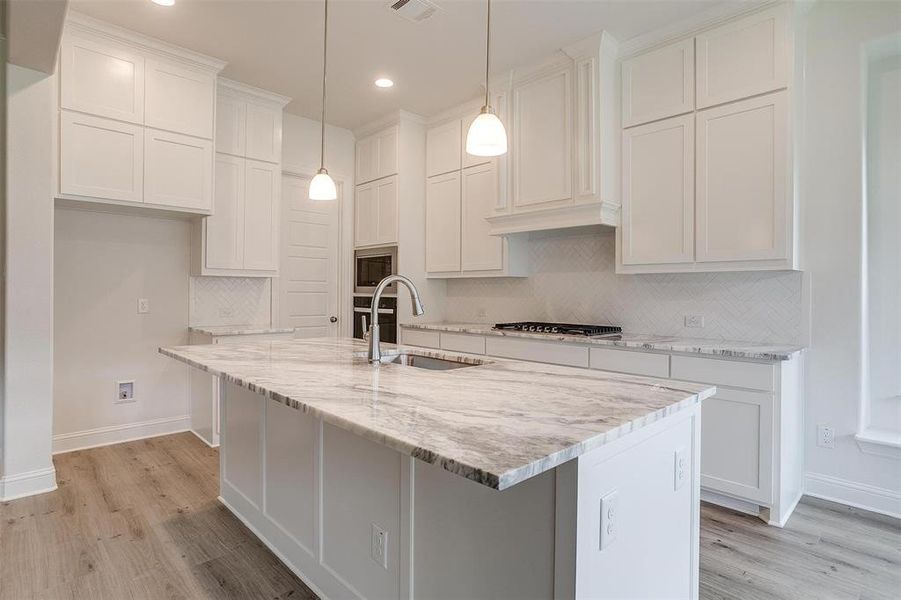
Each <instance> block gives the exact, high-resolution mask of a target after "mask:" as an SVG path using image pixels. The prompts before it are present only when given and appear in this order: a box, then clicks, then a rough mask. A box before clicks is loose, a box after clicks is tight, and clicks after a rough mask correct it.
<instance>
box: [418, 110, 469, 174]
mask: <svg viewBox="0 0 901 600" xmlns="http://www.w3.org/2000/svg"><path fill="white" fill-rule="evenodd" d="M460 132H461V121H460V119H454V120H453V121H450V122H449V123H445V124H444V125H439V126H437V127H432V128H430V129H429V130H428V131H427V132H426V169H425V174H426V177H432V176H434V175H442V174H444V173H449V172H451V171H458V170H459V169H460V163H461V160H462V159H463V157H462V155H463V154H464V153H465V152H463V144H462V143H461V133H460Z"/></svg>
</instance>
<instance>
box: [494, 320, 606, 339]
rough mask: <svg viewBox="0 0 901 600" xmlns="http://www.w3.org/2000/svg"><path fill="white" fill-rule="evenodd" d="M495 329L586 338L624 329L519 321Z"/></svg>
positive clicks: (496, 326)
mask: <svg viewBox="0 0 901 600" xmlns="http://www.w3.org/2000/svg"><path fill="white" fill-rule="evenodd" d="M494 329H499V330H512V331H525V332H528V333H550V334H555V333H556V334H566V335H584V336H586V337H595V336H612V335H619V334H621V333H622V332H623V328H622V327H616V326H614V325H579V324H575V323H545V322H543V321H517V322H516V323H497V324H495V326H494Z"/></svg>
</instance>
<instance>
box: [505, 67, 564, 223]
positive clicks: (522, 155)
mask: <svg viewBox="0 0 901 600" xmlns="http://www.w3.org/2000/svg"><path fill="white" fill-rule="evenodd" d="M572 129H573V123H572V68H571V66H570V65H568V64H565V65H563V66H562V67H559V68H555V69H552V70H550V71H549V72H545V73H541V74H540V75H538V76H536V77H534V78H532V79H530V80H528V81H524V82H522V83H521V84H519V85H516V86H514V88H513V132H512V135H513V150H512V154H511V158H512V161H513V167H512V168H513V195H512V201H513V207H514V208H516V209H523V208H532V207H541V206H542V205H549V204H550V205H554V204H558V205H559V204H562V203H566V202H567V201H569V202H571V201H572V181H573V172H572V150H573V147H572Z"/></svg>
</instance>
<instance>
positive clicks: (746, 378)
mask: <svg viewBox="0 0 901 600" xmlns="http://www.w3.org/2000/svg"><path fill="white" fill-rule="evenodd" d="M671 376H672V378H673V379H682V380H685V381H700V382H703V383H710V384H713V385H728V386H732V387H740V388H749V389H753V390H765V391H772V390H773V377H774V376H775V373H774V372H773V365H771V364H761V363H746V362H738V361H731V360H717V359H713V358H694V357H691V356H673V357H672V369H671Z"/></svg>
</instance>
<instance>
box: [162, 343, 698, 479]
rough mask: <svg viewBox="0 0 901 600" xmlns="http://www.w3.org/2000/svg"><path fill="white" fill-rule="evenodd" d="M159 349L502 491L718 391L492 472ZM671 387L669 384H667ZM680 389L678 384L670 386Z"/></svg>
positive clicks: (693, 394) (695, 394)
mask: <svg viewBox="0 0 901 600" xmlns="http://www.w3.org/2000/svg"><path fill="white" fill-rule="evenodd" d="M158 351H159V353H160V354H162V355H163V356H167V357H169V358H172V359H175V360H177V361H179V362H181V363H183V364H186V365H189V366H191V367H194V368H196V369H200V370H201V371H204V372H206V373H209V374H211V375H215V376H217V377H223V378H225V381H227V382H229V383H233V384H235V385H237V386H239V387H243V388H244V389H246V390H248V391H250V392H253V393H257V394H260V395H261V396H264V397H266V398H270V399H272V400H275V401H276V402H279V403H281V404H284V405H285V406H288V407H290V408H293V409H295V410H300V411H301V412H302V413H304V414H308V415H311V416H313V417H317V418H321V419H322V420H323V421H324V422H326V423H329V424H331V425H334V426H336V427H339V428H341V429H344V430H345V431H348V432H350V433H353V434H355V435H360V436H361V437H363V438H365V439H368V440H370V441H373V442H376V443H378V444H382V445H384V446H387V447H388V448H391V449H393V450H396V451H397V452H400V453H401V454H405V455H407V456H411V457H413V458H416V459H418V460H421V461H422V462H425V463H428V464H431V465H435V466H437V467H439V468H441V469H443V470H445V471H449V472H451V473H453V474H455V475H458V476H460V477H463V478H465V479H469V480H471V481H474V482H476V483H479V484H481V485H484V486H486V487H489V488H492V489H495V490H498V491H503V490H505V489H508V488H510V487H513V486H515V485H517V484H519V483H522V482H524V481H526V480H527V479H530V478H532V477H535V476H537V475H540V474H541V473H544V472H546V471H549V470H551V469H554V468H556V467H558V466H560V465H562V464H563V463H566V462H569V461H570V460H573V459H575V458H578V457H579V456H581V455H583V454H585V453H587V452H589V451H591V450H594V449H595V448H599V447H601V446H604V445H606V444H608V443H611V442H613V441H614V440H617V439H620V438H621V437H622V436H623V435H626V434H629V433H632V432H633V431H637V430H640V429H642V428H644V427H647V426H649V425H651V424H652V423H655V422H657V421H660V420H662V419H664V418H666V417H669V416H671V415H673V414H676V413H678V412H680V411H682V410H685V409H686V408H689V407H691V406H694V405H696V404H699V403H700V402H701V401H702V400H704V399H705V398H708V397H710V396H712V395H713V394H715V393H716V388H715V387H714V386H710V387H709V388H707V389H705V390H703V391H701V392H687V391H685V393H686V395H687V397H686V398H684V399H683V400H680V401H678V402H674V403H673V404H670V405H668V406H666V407H664V408H662V409H659V410H656V411H654V412H651V413H648V414H646V415H644V416H642V417H639V418H637V419H633V420H631V421H629V422H627V423H623V424H622V425H620V426H619V427H616V428H614V429H610V430H608V431H605V432H603V433H600V434H598V435H595V436H593V437H591V438H588V439H587V440H583V441H581V442H579V443H577V444H574V445H572V446H569V447H568V448H564V449H562V450H559V451H557V452H555V453H554V454H551V455H549V456H546V457H544V458H541V459H539V460H537V461H534V462H532V463H530V464H528V465H525V466H523V467H518V468H516V469H512V470H509V471H506V472H504V473H500V474H497V473H492V472H490V471H485V470H484V469H481V468H479V467H475V466H473V465H470V464H467V463H465V462H461V461H458V460H455V459H452V458H449V457H446V456H443V455H440V454H438V453H436V452H433V451H431V450H428V449H427V448H422V447H419V446H414V445H412V444H409V443H407V442H404V441H403V440H400V439H397V438H395V437H393V436H391V435H386V434H384V433H380V432H378V431H374V430H373V429H370V428H367V427H361V426H360V425H358V424H356V423H354V422H351V421H348V420H347V419H344V418H342V417H340V416H337V415H335V414H333V413H330V412H328V411H324V410H321V409H319V408H316V407H313V406H310V405H309V404H307V403H305V402H303V401H301V400H297V399H296V398H291V397H287V396H285V395H283V394H279V393H278V392H275V391H272V390H270V389H268V388H266V387H265V386H261V385H258V384H255V383H251V382H248V381H245V380H243V379H241V378H240V377H236V376H234V375H231V374H229V373H225V372H223V371H220V370H218V369H214V368H211V367H209V366H207V365H204V364H201V363H198V362H197V361H194V360H191V359H189V358H186V357H184V356H182V355H180V354H179V353H178V352H176V351H174V350H173V349H170V348H167V347H160V348H159V349H158ZM666 387H668V388H669V387H670V386H666ZM670 389H674V390H677V391H684V390H678V388H670Z"/></svg>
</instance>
